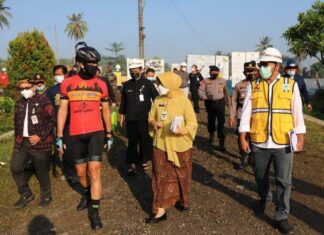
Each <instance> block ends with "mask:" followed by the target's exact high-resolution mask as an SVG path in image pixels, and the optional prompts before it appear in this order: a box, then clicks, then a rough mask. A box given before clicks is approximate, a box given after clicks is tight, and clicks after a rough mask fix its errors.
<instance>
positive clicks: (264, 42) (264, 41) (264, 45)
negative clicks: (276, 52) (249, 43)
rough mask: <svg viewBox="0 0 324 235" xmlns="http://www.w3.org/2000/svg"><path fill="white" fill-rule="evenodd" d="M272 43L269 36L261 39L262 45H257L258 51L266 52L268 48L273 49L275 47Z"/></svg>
mask: <svg viewBox="0 0 324 235" xmlns="http://www.w3.org/2000/svg"><path fill="white" fill-rule="evenodd" d="M270 42H271V38H270V37H268V36H265V37H262V38H261V39H260V44H258V45H256V47H257V49H256V51H259V52H261V51H264V50H265V49H267V48H268V47H273V45H272V44H271V43H270Z"/></svg>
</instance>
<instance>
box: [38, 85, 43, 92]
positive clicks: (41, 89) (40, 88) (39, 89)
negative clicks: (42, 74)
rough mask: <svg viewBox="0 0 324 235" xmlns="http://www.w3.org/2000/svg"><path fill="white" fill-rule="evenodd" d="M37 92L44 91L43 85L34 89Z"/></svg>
mask: <svg viewBox="0 0 324 235" xmlns="http://www.w3.org/2000/svg"><path fill="white" fill-rule="evenodd" d="M36 89H37V91H43V90H44V89H45V85H43V86H38V87H36Z"/></svg>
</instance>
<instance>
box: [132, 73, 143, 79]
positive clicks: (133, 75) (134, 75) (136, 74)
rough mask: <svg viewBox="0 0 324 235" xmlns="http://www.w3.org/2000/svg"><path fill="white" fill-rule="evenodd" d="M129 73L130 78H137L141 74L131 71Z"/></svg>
mask: <svg viewBox="0 0 324 235" xmlns="http://www.w3.org/2000/svg"><path fill="white" fill-rule="evenodd" d="M130 75H131V77H132V79H138V78H139V77H140V75H141V74H140V73H134V72H132V73H130Z"/></svg>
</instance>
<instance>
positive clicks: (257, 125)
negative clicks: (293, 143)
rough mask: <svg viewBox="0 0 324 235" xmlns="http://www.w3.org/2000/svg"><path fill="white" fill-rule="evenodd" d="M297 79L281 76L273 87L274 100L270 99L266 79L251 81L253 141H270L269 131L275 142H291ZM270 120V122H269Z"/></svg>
mask: <svg viewBox="0 0 324 235" xmlns="http://www.w3.org/2000/svg"><path fill="white" fill-rule="evenodd" d="M294 84H295V81H294V80H293V79H289V78H283V77H282V78H280V79H278V80H276V81H275V84H274V85H273V87H272V96H271V97H272V100H271V102H270V101H269V90H270V89H269V84H268V82H267V81H266V80H263V79H257V80H254V81H251V85H252V95H251V101H252V116H251V129H250V138H251V141H252V142H253V143H256V144H261V143H265V142H267V141H268V137H269V131H270V136H271V137H272V140H273V142H274V143H276V144H278V145H287V144H289V142H290V141H289V136H288V132H289V131H291V130H292V129H293V128H294V121H293V117H292V113H291V102H292V97H293V89H294ZM269 122H270V123H269Z"/></svg>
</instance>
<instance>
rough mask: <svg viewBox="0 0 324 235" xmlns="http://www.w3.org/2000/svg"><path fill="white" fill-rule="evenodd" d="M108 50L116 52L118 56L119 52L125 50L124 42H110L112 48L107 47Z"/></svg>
mask: <svg viewBox="0 0 324 235" xmlns="http://www.w3.org/2000/svg"><path fill="white" fill-rule="evenodd" d="M105 49H106V50H108V51H111V52H113V53H114V55H115V57H117V55H118V53H119V52H121V51H122V50H124V49H125V48H124V44H123V43H122V42H113V43H111V44H110V48H105Z"/></svg>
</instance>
